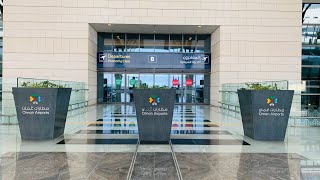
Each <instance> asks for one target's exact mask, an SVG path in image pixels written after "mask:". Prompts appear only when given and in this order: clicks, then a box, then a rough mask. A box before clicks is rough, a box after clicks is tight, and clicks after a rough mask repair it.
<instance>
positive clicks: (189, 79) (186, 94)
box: [183, 74, 196, 103]
mask: <svg viewBox="0 0 320 180" xmlns="http://www.w3.org/2000/svg"><path fill="white" fill-rule="evenodd" d="M195 95H196V88H195V75H194V74H185V75H183V102H184V103H194V102H195Z"/></svg>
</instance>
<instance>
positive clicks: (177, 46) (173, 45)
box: [170, 34, 182, 52]
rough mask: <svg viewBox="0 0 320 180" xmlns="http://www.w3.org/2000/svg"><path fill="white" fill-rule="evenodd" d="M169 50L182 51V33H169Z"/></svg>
mask: <svg viewBox="0 0 320 180" xmlns="http://www.w3.org/2000/svg"><path fill="white" fill-rule="evenodd" d="M170 52H182V35H178V34H171V35H170Z"/></svg>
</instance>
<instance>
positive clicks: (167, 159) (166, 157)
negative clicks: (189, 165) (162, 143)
mask: <svg viewBox="0 0 320 180" xmlns="http://www.w3.org/2000/svg"><path fill="white" fill-rule="evenodd" d="M131 179H132V180H153V179H159V180H161V179H163V180H178V175H177V170H176V167H175V165H174V161H173V158H172V154H171V153H159V152H155V153H146V152H142V153H138V154H137V157H136V161H135V164H134V167H133V171H132V176H131Z"/></svg>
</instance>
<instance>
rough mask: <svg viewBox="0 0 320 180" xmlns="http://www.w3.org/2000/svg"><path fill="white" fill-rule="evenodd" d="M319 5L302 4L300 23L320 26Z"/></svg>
mask: <svg viewBox="0 0 320 180" xmlns="http://www.w3.org/2000/svg"><path fill="white" fill-rule="evenodd" d="M319 12H320V4H309V3H303V8H302V23H304V24H320V13H319Z"/></svg>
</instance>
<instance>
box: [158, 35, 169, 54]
mask: <svg viewBox="0 0 320 180" xmlns="http://www.w3.org/2000/svg"><path fill="white" fill-rule="evenodd" d="M155 38H156V40H155V51H156V52H169V34H156V35H155Z"/></svg>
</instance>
